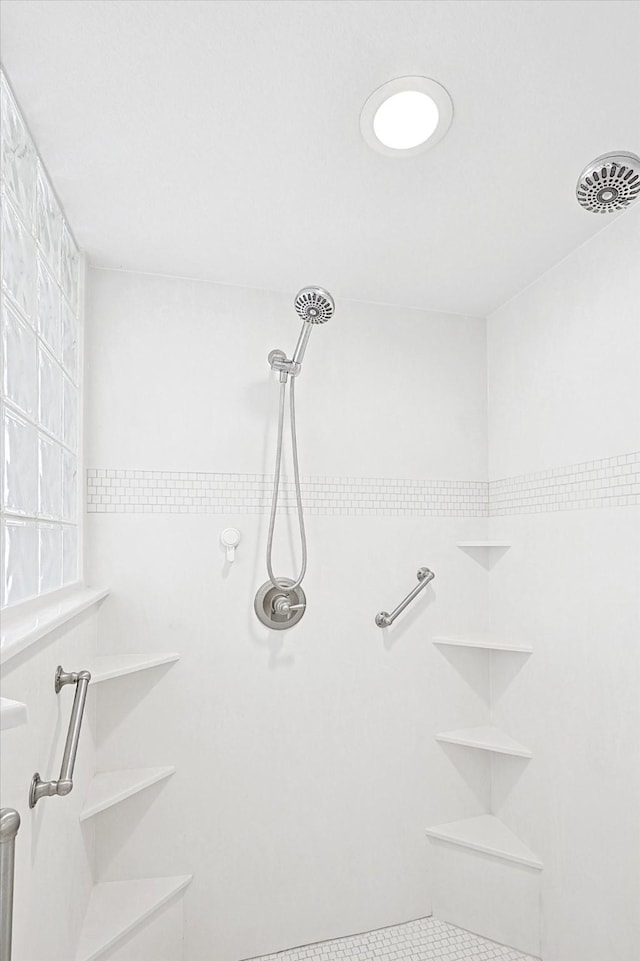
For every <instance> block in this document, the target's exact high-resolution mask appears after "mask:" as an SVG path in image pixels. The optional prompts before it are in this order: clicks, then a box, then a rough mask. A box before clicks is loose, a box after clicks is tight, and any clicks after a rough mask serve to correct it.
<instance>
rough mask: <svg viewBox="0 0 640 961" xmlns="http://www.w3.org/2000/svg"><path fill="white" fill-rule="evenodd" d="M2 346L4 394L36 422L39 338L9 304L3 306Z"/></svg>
mask: <svg viewBox="0 0 640 961" xmlns="http://www.w3.org/2000/svg"><path fill="white" fill-rule="evenodd" d="M2 346H3V352H4V364H3V365H2V366H3V372H2V375H3V384H2V389H3V391H4V394H5V396H6V397H8V398H9V399H10V400H12V401H13V403H14V404H15V405H16V406H17V407H20V408H21V410H23V411H24V412H25V414H29V415H30V416H31V417H33V418H34V419H35V418H36V416H37V410H38V353H37V349H36V338H35V334H34V333H33V331H32V330H31V328H30V327H29V326H28V325H27V324H25V323H24V321H22V320H21V319H20V317H19V316H18V314H17V313H16V312H15V311H14V310H13V308H12V307H11V306H10V305H9V303H8V301H7V300H3V303H2Z"/></svg>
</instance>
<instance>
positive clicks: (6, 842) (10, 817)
mask: <svg viewBox="0 0 640 961" xmlns="http://www.w3.org/2000/svg"><path fill="white" fill-rule="evenodd" d="M19 827H20V815H19V814H18V812H17V811H14V809H13V808H2V810H0V959H2V961H11V934H12V931H13V873H14V864H15V852H16V834H17V833H18V828H19Z"/></svg>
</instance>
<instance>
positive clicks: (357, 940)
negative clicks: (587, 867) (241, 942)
mask: <svg viewBox="0 0 640 961" xmlns="http://www.w3.org/2000/svg"><path fill="white" fill-rule="evenodd" d="M255 961H535V959H533V958H532V957H531V955H528V954H521V953H520V951H515V950H514V949H513V948H509V947H506V945H502V944H496V943H495V941H486V940H485V939H484V938H479V937H478V936H477V935H475V934H471V933H470V932H469V931H463V930H462V929H461V928H456V927H454V926H453V925H451V924H445V923H444V922H443V921H437V920H436V919H435V918H420V919H419V920H417V921H409V922H408V923H407V924H398V925H396V926H395V927H392V928H381V929H380V930H378V931H368V932H367V933H366V934H359V935H356V936H355V937H349V938H339V939H338V940H336V941H322V942H320V943H319V944H310V945H307V946H306V947H303V948H295V949H294V950H292V951H281V952H280V953H278V954H268V955H264V956H263V957H262V958H257V959H255Z"/></svg>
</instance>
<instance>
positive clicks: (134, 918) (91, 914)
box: [76, 874, 192, 961]
mask: <svg viewBox="0 0 640 961" xmlns="http://www.w3.org/2000/svg"><path fill="white" fill-rule="evenodd" d="M191 878H192V876H191V875H190V874H186V875H182V876H178V877H171V878H144V879H142V880H138V881H105V882H103V883H101V884H96V885H95V887H94V888H93V891H92V892H91V898H90V900H89V906H88V908H87V913H86V914H85V918H84V923H83V925H82V933H81V935H80V941H79V945H78V950H77V953H76V961H98V958H101V957H102V956H103V955H104V954H106V953H107V951H109V950H110V949H111V948H113V947H114V945H116V944H117V943H118V942H119V941H120V940H122V938H124V937H125V936H126V935H127V934H129V933H130V932H131V931H133V930H134V929H135V928H137V927H138V926H139V925H140V924H142V923H143V922H144V921H146V920H147V918H150V917H151V916H152V915H153V914H155V913H156V912H157V911H159V910H160V908H162V907H163V906H164V905H165V904H167V902H168V901H170V900H171V898H173V897H174V896H175V895H177V894H178V893H179V892H180V891H183V890H184V889H185V888H186V887H187V885H188V884H190V882H191Z"/></svg>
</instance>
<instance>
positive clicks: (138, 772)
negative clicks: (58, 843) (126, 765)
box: [80, 766, 176, 821]
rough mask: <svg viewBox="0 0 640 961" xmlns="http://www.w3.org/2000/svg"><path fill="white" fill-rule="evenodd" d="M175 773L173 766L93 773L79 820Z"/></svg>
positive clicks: (92, 815)
mask: <svg viewBox="0 0 640 961" xmlns="http://www.w3.org/2000/svg"><path fill="white" fill-rule="evenodd" d="M175 773H176V769H175V767H173V766H168V767H147V768H136V769H135V770H123V771H103V772H101V773H98V774H95V775H94V777H93V780H92V781H91V783H90V784H89V790H88V792H87V798H86V801H85V802H84V805H83V808H82V811H81V812H80V820H81V821H87V820H88V819H89V818H92V817H94V816H95V815H96V814H99V813H100V812H101V811H106V810H107V809H108V808H110V807H113V805H114V804H119V803H120V802H121V801H124V800H126V798H128V797H131V796H132V795H134V794H137V793H138V792H139V791H144V789H145V788H147V787H151V785H152V784H157V782H158V781H162V780H164V778H167V777H171V775H172V774H175Z"/></svg>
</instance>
